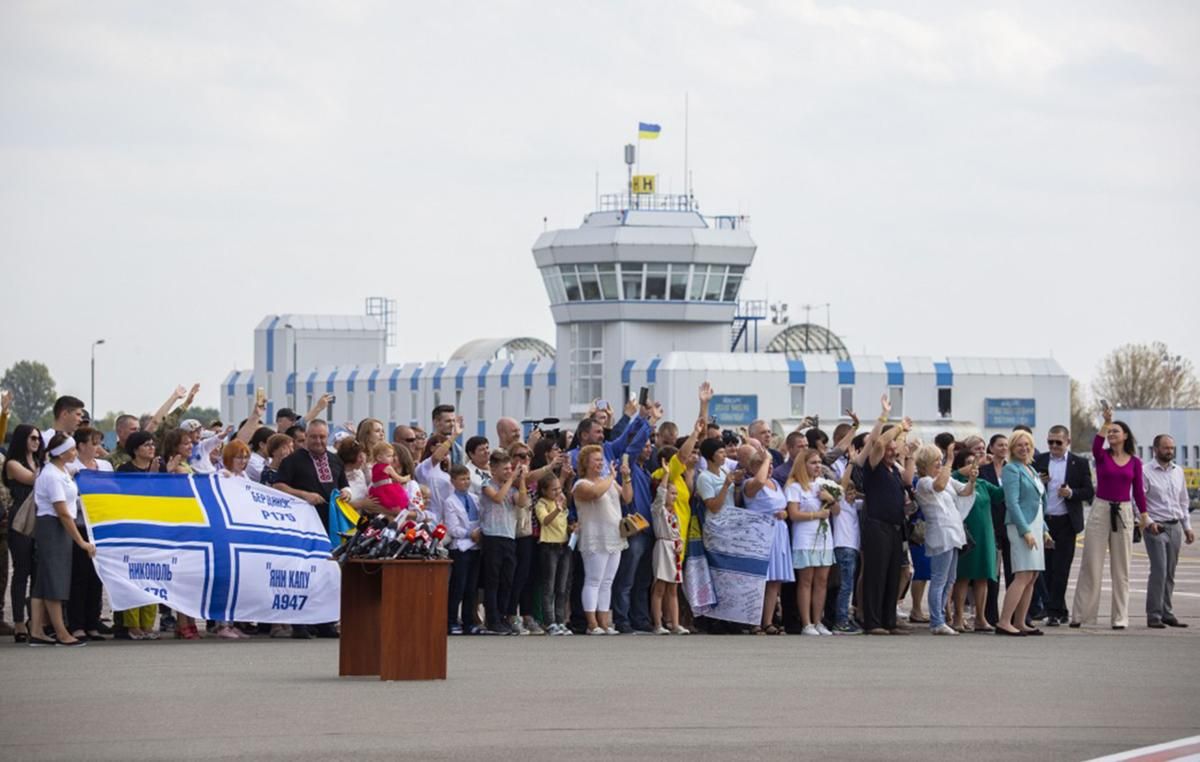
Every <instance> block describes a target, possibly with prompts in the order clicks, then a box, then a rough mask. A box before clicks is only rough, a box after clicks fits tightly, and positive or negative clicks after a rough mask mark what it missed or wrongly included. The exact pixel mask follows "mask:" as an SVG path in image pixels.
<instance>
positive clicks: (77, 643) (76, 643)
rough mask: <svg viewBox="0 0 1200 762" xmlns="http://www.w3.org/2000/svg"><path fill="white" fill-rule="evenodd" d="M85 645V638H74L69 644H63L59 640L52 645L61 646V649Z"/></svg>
mask: <svg viewBox="0 0 1200 762" xmlns="http://www.w3.org/2000/svg"><path fill="white" fill-rule="evenodd" d="M87 644H88V642H87V638H75V639H74V640H72V641H71V642H70V643H64V642H63V641H61V640H59V641H55V643H54V645H56V646H62V647H63V648H75V647H77V646H86V645H87ZM43 645H44V644H43Z"/></svg>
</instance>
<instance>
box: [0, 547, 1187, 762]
mask: <svg viewBox="0 0 1200 762" xmlns="http://www.w3.org/2000/svg"><path fill="white" fill-rule="evenodd" d="M1144 569H1145V559H1144V557H1141V556H1140V555H1137V554H1135V558H1134V573H1133V579H1134V584H1133V588H1134V590H1135V591H1136V590H1144V589H1145V585H1144V580H1145V576H1144ZM1106 595H1107V591H1106ZM1143 600H1144V598H1143V597H1142V596H1141V595H1140V594H1138V593H1137V592H1134V593H1133V595H1132V596H1131V603H1130V606H1131V611H1132V612H1133V613H1134V614H1135V617H1134V619H1133V623H1132V624H1133V626H1132V627H1131V628H1130V629H1129V630H1127V631H1124V632H1115V631H1113V630H1111V629H1110V628H1109V626H1108V622H1107V620H1105V619H1103V616H1104V615H1105V614H1106V611H1107V600H1106V601H1105V603H1104V604H1103V607H1102V610H1101V613H1102V619H1101V624H1100V625H1098V626H1095V627H1085V628H1083V629H1081V630H1070V629H1067V628H1056V629H1047V630H1046V632H1047V634H1046V636H1044V637H1040V638H1001V637H996V636H992V635H975V634H971V635H961V636H958V637H953V638H951V637H932V636H930V635H928V634H927V633H926V632H922V631H918V632H916V633H914V634H913V635H911V636H908V637H865V636H864V637H836V638H816V637H797V636H781V637H769V636H761V637H753V636H702V635H692V636H687V637H679V636H671V637H666V636H664V637H653V636H642V637H638V636H629V635H625V636H620V637H585V636H575V637H571V638H561V637H560V638H549V637H521V638H511V637H510V638H499V637H492V638H480V637H475V638H472V637H462V638H452V639H451V640H450V653H449V678H448V679H447V680H445V681H444V682H430V683H381V682H379V681H378V680H375V679H371V678H354V679H339V678H338V677H337V648H338V644H337V642H336V641H328V640H317V641H291V640H287V641H278V640H276V641H272V640H267V639H260V640H253V641H247V642H242V641H236V642H223V641H216V640H212V639H209V640H205V641H202V642H174V641H160V642H154V643H149V642H147V643H133V642H127V641H126V642H105V643H93V644H90V645H89V646H88V647H86V648H82V649H63V648H39V649H34V648H28V647H25V646H17V645H13V644H11V643H4V644H0V675H3V678H2V679H3V685H4V689H3V690H0V759H32V758H35V757H36V758H37V759H122V760H129V759H163V758H173V759H183V758H201V757H203V758H222V757H224V758H245V759H270V758H277V757H278V758H284V757H286V758H289V759H328V758H336V757H348V756H354V757H361V758H375V757H393V758H394V757H398V756H399V757H421V758H425V759H468V758H469V759H493V758H501V759H513V760H525V759H539V760H540V759H556V760H568V759H569V760H573V761H574V760H590V759H612V758H614V757H618V758H620V757H624V758H630V759H635V758H636V759H641V758H649V757H654V758H657V759H685V758H686V759H689V760H697V759H750V758H767V757H775V758H789V759H791V758H814V757H821V758H824V759H832V760H846V759H891V760H896V759H918V758H920V759H931V758H932V759H948V758H957V759H963V760H966V759H971V760H978V759H1000V758H1004V759H1009V760H1012V759H1039V760H1046V759H1070V760H1077V759H1088V758H1092V757H1097V756H1101V755H1105V754H1112V753H1116V752H1120V751H1124V750H1128V749H1131V748H1134V747H1140V746H1146V745H1150V744H1155V743H1160V742H1163V741H1169V740H1174V739H1177V738H1182V737H1185V736H1195V735H1198V734H1200V681H1198V678H1200V553H1198V552H1197V546H1192V547H1191V548H1188V549H1187V552H1186V554H1185V557H1184V559H1182V561H1181V564H1180V580H1179V587H1178V588H1177V592H1176V610H1177V612H1178V613H1179V614H1180V617H1181V619H1183V621H1186V622H1188V623H1189V624H1191V627H1190V628H1188V629H1186V630H1180V629H1172V630H1162V631H1159V630H1148V629H1146V628H1145V626H1144V617H1141V616H1137V615H1138V614H1140V612H1141V611H1142V610H1143V609H1142V606H1143V605H1144V604H1143ZM6 640H7V639H6Z"/></svg>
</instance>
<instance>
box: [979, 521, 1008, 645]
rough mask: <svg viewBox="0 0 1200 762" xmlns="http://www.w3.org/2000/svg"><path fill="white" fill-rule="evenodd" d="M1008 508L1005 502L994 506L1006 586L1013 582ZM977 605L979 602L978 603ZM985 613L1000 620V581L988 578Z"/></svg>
mask: <svg viewBox="0 0 1200 762" xmlns="http://www.w3.org/2000/svg"><path fill="white" fill-rule="evenodd" d="M1006 511H1007V508H1006V507H1005V505H1004V504H1003V503H1001V504H1000V505H993V506H992V531H993V532H994V533H995V534H996V548H997V549H998V550H999V551H1000V566H1001V567H1002V568H1003V571H1004V586H1005V587H1006V588H1007V587H1008V586H1009V585H1011V584H1012V581H1013V572H1012V551H1011V548H1010V547H1009V545H1008V530H1007V529H1006V528H1005V526H1004V514H1005V512H1006ZM975 605H976V606H978V605H979V604H978V603H976V604H975ZM984 614H985V616H987V620H988V621H989V622H993V623H994V622H998V621H1000V582H999V581H996V582H993V581H992V580H990V579H989V580H988V592H987V602H986V604H985V606H984Z"/></svg>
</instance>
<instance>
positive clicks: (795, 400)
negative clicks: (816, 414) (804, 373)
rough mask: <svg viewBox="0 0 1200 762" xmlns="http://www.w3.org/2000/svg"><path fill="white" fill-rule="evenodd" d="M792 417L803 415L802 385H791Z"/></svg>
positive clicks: (801, 416)
mask: <svg viewBox="0 0 1200 762" xmlns="http://www.w3.org/2000/svg"><path fill="white" fill-rule="evenodd" d="M792 417H793V418H803V417H804V387H803V386H802V385H796V386H793V387H792Z"/></svg>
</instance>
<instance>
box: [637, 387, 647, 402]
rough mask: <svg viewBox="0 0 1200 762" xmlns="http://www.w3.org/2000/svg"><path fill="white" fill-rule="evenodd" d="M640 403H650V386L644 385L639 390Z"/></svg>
mask: <svg viewBox="0 0 1200 762" xmlns="http://www.w3.org/2000/svg"><path fill="white" fill-rule="evenodd" d="M638 404H639V405H641V406H642V407H645V406H646V405H648V404H650V387H648V386H643V387H642V388H641V390H640V391H639V392H638Z"/></svg>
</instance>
